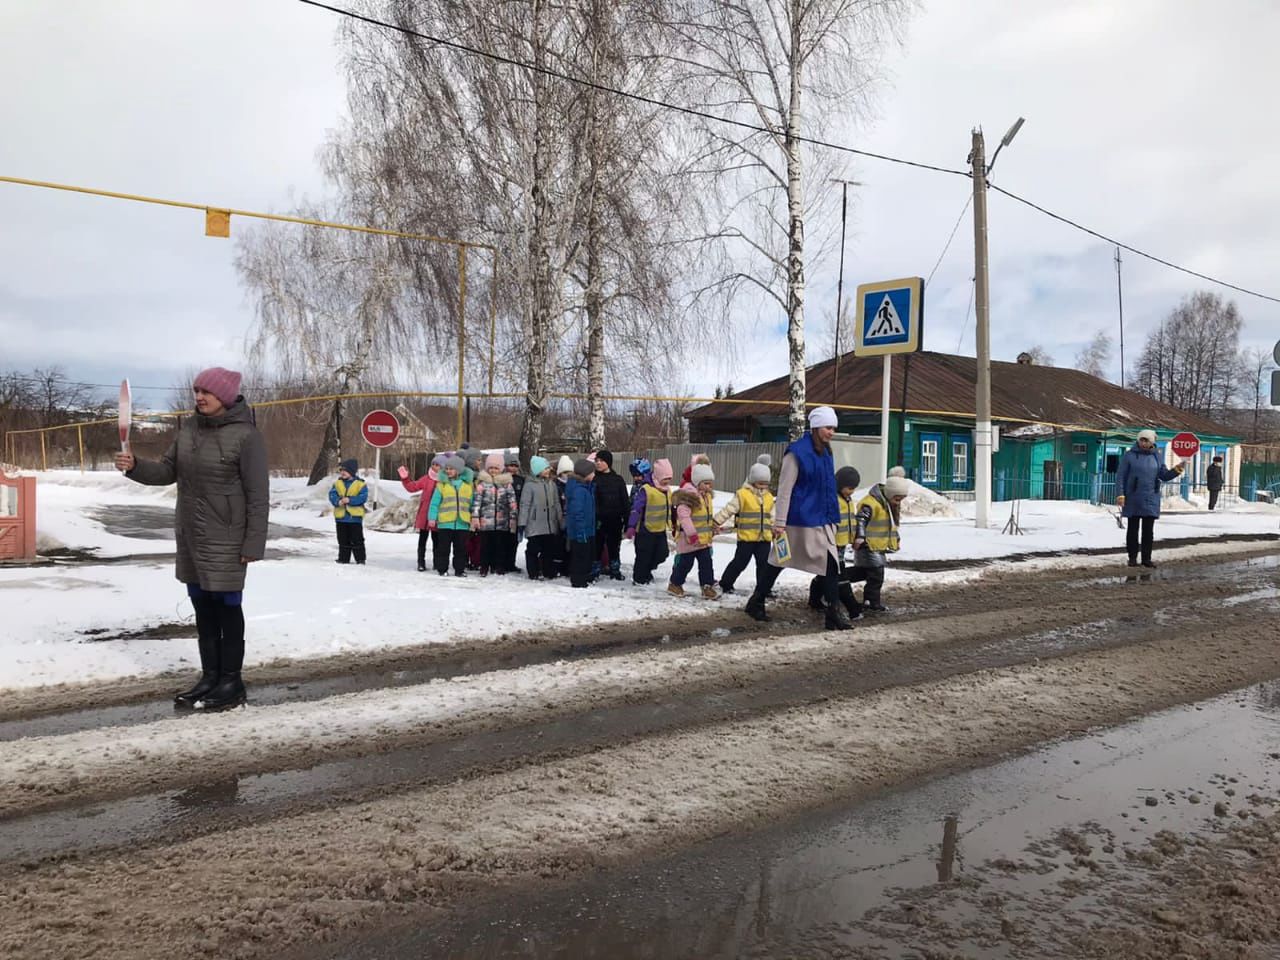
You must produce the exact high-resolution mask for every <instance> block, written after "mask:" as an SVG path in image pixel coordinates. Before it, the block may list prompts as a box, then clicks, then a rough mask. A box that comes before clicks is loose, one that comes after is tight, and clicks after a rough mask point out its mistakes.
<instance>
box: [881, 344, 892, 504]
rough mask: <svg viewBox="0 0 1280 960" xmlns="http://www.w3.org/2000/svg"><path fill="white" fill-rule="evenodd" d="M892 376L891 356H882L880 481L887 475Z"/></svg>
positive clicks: (887, 354) (888, 354)
mask: <svg viewBox="0 0 1280 960" xmlns="http://www.w3.org/2000/svg"><path fill="white" fill-rule="evenodd" d="M892 374H893V354H891V353H886V354H885V355H884V373H883V375H882V377H881V379H882V380H883V381H884V383H883V384H881V386H880V479H881V480H883V479H884V478H885V477H887V476H888V475H889V380H890V378H891V376H892Z"/></svg>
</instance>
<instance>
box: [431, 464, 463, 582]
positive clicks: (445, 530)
mask: <svg viewBox="0 0 1280 960" xmlns="http://www.w3.org/2000/svg"><path fill="white" fill-rule="evenodd" d="M466 468H467V465H466V462H465V461H463V459H462V458H461V457H459V456H458V455H457V454H454V455H453V456H452V457H449V459H447V460H445V462H444V476H443V477H442V478H440V480H439V481H438V482H437V483H436V488H435V490H434V491H433V492H432V494H431V506H430V507H429V508H428V509H427V528H428V529H429V530H430V531H431V532H432V541H431V546H432V560H433V561H434V563H435V568H436V573H438V574H440V576H442V577H443V576H444V575H445V574H446V573H448V572H449V552H450V551H451V550H452V551H453V575H454V576H455V577H465V576H466V575H467V542H468V541H469V540H470V539H471V498H472V496H473V495H474V494H475V489H474V487H473V486H472V484H471V482H470V481H469V480H464V479H462V477H461V476H460V474H461V473H462V471H464V470H465V469H466Z"/></svg>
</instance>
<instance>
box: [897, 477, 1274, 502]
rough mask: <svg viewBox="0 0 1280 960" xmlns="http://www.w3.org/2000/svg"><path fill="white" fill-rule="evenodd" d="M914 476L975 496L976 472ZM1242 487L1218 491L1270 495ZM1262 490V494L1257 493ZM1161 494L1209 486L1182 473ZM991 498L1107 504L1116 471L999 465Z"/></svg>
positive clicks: (954, 495)
mask: <svg viewBox="0 0 1280 960" xmlns="http://www.w3.org/2000/svg"><path fill="white" fill-rule="evenodd" d="M909 475H910V476H911V479H912V480H914V481H915V482H916V483H919V484H921V485H922V486H925V487H928V488H929V489H930V490H936V491H937V492H938V493H940V494H942V495H943V496H945V497H948V498H950V499H952V500H972V499H973V498H974V493H973V476H972V475H971V474H969V475H965V476H962V477H951V476H948V475H946V474H942V473H938V474H935V475H933V476H928V477H926V476H922V474H921V471H920V470H919V469H918V468H917V469H915V470H912V471H910V474H909ZM1251 487H1252V489H1251V488H1250V487H1246V488H1245V489H1244V490H1243V491H1242V490H1241V489H1240V488H1238V487H1232V486H1226V487H1223V488H1222V491H1221V492H1220V493H1219V495H1218V503H1220V504H1222V505H1224V506H1225V505H1228V504H1231V503H1235V502H1238V501H1239V500H1240V499H1241V494H1242V493H1243V496H1244V499H1245V500H1247V501H1249V502H1252V501H1254V500H1257V499H1264V500H1265V499H1267V494H1266V492H1265V490H1263V488H1261V487H1258V486H1257V484H1256V482H1255V483H1254V484H1252V485H1251ZM1259 490H1263V496H1262V497H1261V498H1259V497H1258V496H1257V494H1258V491H1259ZM1161 495H1162V496H1164V497H1168V498H1182V499H1190V498H1191V497H1193V496H1195V497H1197V498H1207V497H1208V496H1209V491H1208V488H1207V487H1205V486H1204V485H1203V484H1199V483H1192V482H1191V478H1190V477H1183V478H1181V479H1178V480H1172V481H1170V482H1169V483H1166V484H1163V485H1162V487H1161ZM991 498H992V500H1087V501H1089V502H1090V503H1102V504H1107V505H1108V506H1110V505H1114V504H1115V502H1116V475H1115V474H1114V473H1096V472H1093V471H1085V470H1081V471H1072V470H1056V471H1055V470H1046V471H1044V472H1043V473H1038V474H1032V473H1026V472H1018V471H1012V470H1001V469H997V470H996V471H995V472H994V475H993V476H992V480H991Z"/></svg>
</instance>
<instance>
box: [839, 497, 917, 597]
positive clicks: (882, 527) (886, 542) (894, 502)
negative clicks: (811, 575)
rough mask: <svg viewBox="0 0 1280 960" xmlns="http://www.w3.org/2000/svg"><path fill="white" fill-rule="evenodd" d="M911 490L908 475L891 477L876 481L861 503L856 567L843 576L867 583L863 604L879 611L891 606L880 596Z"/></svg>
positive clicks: (856, 543)
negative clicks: (885, 603) (889, 557)
mask: <svg viewBox="0 0 1280 960" xmlns="http://www.w3.org/2000/svg"><path fill="white" fill-rule="evenodd" d="M910 489H911V488H910V484H908V482H907V479H906V477H893V476H891V477H889V478H888V479H887V480H885V481H884V482H882V483H877V484H874V485H873V486H872V487H871V489H870V490H868V491H867V495H866V496H865V497H863V498H862V499H861V500H860V501H859V502H858V512H857V514H856V516H855V520H856V522H857V525H858V526H857V531H856V533H855V534H854V540H853V568H852V569H851V570H846V571H845V573H844V577H843V579H845V580H847V581H849V582H850V583H857V582H858V581H860V580H862V581H865V582H866V586H865V587H864V588H863V590H862V605H863V607H864V608H865V609H867V610H870V611H873V612H875V613H883V612H885V611H886V610H887V609H888V608H887V607H886V606H885V605H884V604H883V603H882V602H881V596H880V594H881V590H882V589H883V587H884V568H885V563H886V562H887V561H886V557H887V555H888V554H890V553H896V552H897V551H898V548H899V547H900V546H901V544H902V538H901V534H900V533H899V531H898V524H899V521H900V518H901V512H902V501H903V500H905V499H906V497H907V494H908V493H909V492H910Z"/></svg>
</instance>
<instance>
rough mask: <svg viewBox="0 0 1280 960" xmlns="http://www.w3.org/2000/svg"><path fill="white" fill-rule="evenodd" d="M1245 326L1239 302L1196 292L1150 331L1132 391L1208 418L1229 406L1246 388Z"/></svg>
mask: <svg viewBox="0 0 1280 960" xmlns="http://www.w3.org/2000/svg"><path fill="white" fill-rule="evenodd" d="M1243 326H1244V321H1243V319H1242V318H1241V316H1240V312H1239V310H1238V309H1237V308H1236V305H1235V303H1234V302H1233V301H1226V302H1223V299H1222V297H1221V296H1219V295H1218V294H1216V293H1209V292H1207V291H1199V292H1197V293H1194V294H1192V295H1191V296H1189V297H1187V298H1185V299H1184V300H1183V301H1182V302H1181V303H1179V304H1178V306H1177V307H1175V308H1174V309H1173V310H1172V311H1170V313H1169V315H1168V316H1167V317H1166V318H1165V319H1164V320H1163V321H1162V322H1161V324H1160V326H1159V328H1158V329H1156V330H1153V331H1151V333H1149V334H1148V335H1147V339H1146V342H1145V343H1144V344H1143V348H1142V353H1141V354H1140V355H1139V357H1138V363H1137V367H1136V369H1135V371H1134V374H1133V377H1132V379H1131V381H1130V389H1133V390H1135V391H1137V392H1138V393H1141V394H1143V395H1144V396H1148V397H1151V398H1152V399H1155V400H1159V401H1161V402H1162V403H1168V404H1171V405H1173V406H1175V407H1179V408H1180V409H1183V410H1188V411H1191V412H1192V413H1199V414H1203V415H1205V416H1210V415H1212V414H1213V412H1214V411H1222V410H1226V409H1229V408H1230V407H1231V406H1232V404H1233V403H1234V402H1235V401H1236V399H1237V397H1238V394H1239V392H1240V384H1241V380H1242V373H1241V371H1242V361H1241V355H1240V331H1241V329H1242V328H1243Z"/></svg>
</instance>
